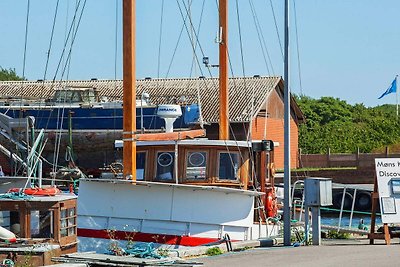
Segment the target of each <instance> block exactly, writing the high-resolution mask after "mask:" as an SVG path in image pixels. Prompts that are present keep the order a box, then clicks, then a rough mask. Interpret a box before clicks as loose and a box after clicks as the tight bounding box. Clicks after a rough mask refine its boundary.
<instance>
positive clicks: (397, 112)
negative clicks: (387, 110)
mask: <svg viewBox="0 0 400 267" xmlns="http://www.w3.org/2000/svg"><path fill="white" fill-rule="evenodd" d="M397 76H398V75H396V77H395V80H396V118H398V117H399V90H397Z"/></svg>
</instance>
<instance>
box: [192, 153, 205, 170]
mask: <svg viewBox="0 0 400 267" xmlns="http://www.w3.org/2000/svg"><path fill="white" fill-rule="evenodd" d="M204 162H205V157H204V155H203V153H201V152H194V153H191V154H190V155H189V163H190V165H192V166H193V167H200V166H202V165H204Z"/></svg>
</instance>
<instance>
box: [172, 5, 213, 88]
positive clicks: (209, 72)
mask: <svg viewBox="0 0 400 267" xmlns="http://www.w3.org/2000/svg"><path fill="white" fill-rule="evenodd" d="M177 3H178V7H179V11H180V13H181V17H182V18H184V17H185V16H184V14H183V11H182V7H181V5H180V3H179V0H177ZM182 3H183V6H184V8H185V11H186V14H188V8H187V6H186V4H185V2H184V1H183V0H182ZM189 22H190V25H191V27H192V28H193V22H192V21H191V20H190V19H189ZM184 24H185V29H186V33H187V34H188V36H189V40H190V39H191V36H190V31H189V27H188V26H187V23H186V20H184ZM194 37H195V38H196V42H195V43H197V45H198V47H199V49H200V52H201V55H202V56H203V57H204V56H205V53H204V50H203V47H202V46H201V43H200V41H199V36H198V34H197V33H196V32H194ZM193 43H194V42H191V44H192V45H191V46H192V50H193V52H194V53H195V52H196V51H195V47H194V46H193ZM195 54H196V62H197V65H198V66H199V69H200V72H201V75H202V76H204V73H203V70H202V69H201V64H200V61H199V58H198V56H197V53H195ZM207 70H208V74H209V75H210V77H212V73H211V69H210V67H207ZM213 85H214V86H215V82H214V83H213Z"/></svg>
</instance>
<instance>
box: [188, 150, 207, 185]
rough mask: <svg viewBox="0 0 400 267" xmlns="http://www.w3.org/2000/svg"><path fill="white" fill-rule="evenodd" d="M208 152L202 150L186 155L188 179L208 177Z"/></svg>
mask: <svg viewBox="0 0 400 267" xmlns="http://www.w3.org/2000/svg"><path fill="white" fill-rule="evenodd" d="M206 164H207V153H206V152H200V151H193V152H188V153H187V157H186V179H188V180H204V179H206Z"/></svg>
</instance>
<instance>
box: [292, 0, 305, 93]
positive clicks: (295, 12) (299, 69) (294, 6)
mask: <svg viewBox="0 0 400 267" xmlns="http://www.w3.org/2000/svg"><path fill="white" fill-rule="evenodd" d="M293 11H294V27H295V29H296V48H297V68H298V71H299V86H300V95H301V96H302V95H303V85H302V82H301V64H300V49H299V34H298V31H297V11H296V1H295V0H293Z"/></svg>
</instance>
